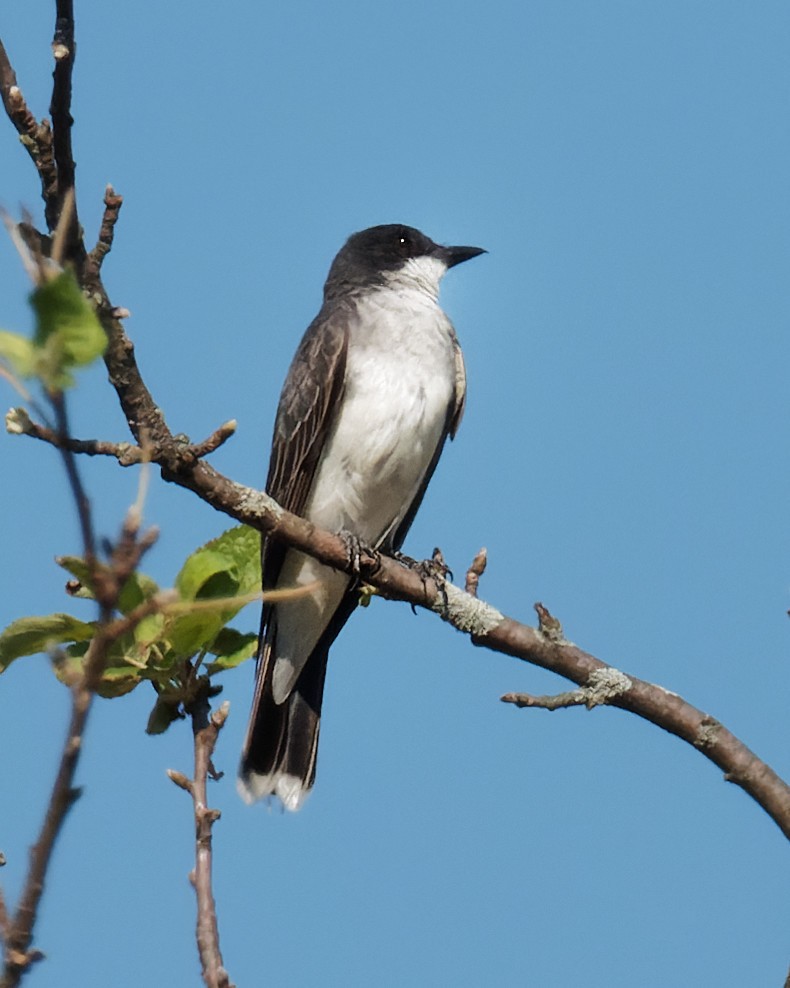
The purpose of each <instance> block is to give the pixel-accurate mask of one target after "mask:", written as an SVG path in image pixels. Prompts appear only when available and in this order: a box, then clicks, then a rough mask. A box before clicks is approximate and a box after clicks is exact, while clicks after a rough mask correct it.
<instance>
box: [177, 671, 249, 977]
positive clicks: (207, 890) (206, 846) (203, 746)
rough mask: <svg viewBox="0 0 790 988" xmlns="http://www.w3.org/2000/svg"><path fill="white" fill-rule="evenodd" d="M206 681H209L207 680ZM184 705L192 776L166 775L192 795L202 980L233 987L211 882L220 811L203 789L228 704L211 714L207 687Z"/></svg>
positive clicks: (194, 880) (210, 774) (192, 875)
mask: <svg viewBox="0 0 790 988" xmlns="http://www.w3.org/2000/svg"><path fill="white" fill-rule="evenodd" d="M206 684H207V685H208V681H206ZM186 709H187V713H189V714H190V716H191V718H192V731H193V735H194V739H195V777H194V779H188V778H187V777H186V776H185V775H184V774H183V773H182V772H177V771H175V770H174V769H168V772H167V775H168V777H169V778H170V779H171V780H172V781H173V782H174V783H175V784H176V785H177V786H179V788H181V789H184V790H186V792H188V793H189V794H190V795H191V796H192V804H193V808H194V813H195V833H196V838H195V870H194V871H193V872H191V873H190V876H189V879H190V881H191V883H192V886H193V887H194V889H195V895H196V896H197V907H198V909H197V944H198V953H199V955H200V964H201V968H202V972H203V980H204V982H205V983H206V986H207V988H233V985H232V984H231V982H230V978H229V976H228V972H227V971H226V970H225V967H224V965H223V962H222V952H221V950H220V945H219V928H218V925H217V911H216V904H215V902H214V893H213V891H212V886H211V867H212V828H213V826H214V824H215V823H216V821H217V820H219V818H220V811H219V810H212V809H210V808H209V806H208V794H207V791H206V787H207V780H208V778H209V777H210V778H212V779H217V778H220V777H221V775H220V774H219V773H217V772H216V771H215V769H214V765H213V763H212V760H211V759H212V756H213V754H214V748H215V746H216V743H217V738H218V736H219V732H220V731H221V730H222V727H223V725H224V723H225V721H226V719H227V716H228V710H229V709H230V705H229V704H228V703H227V702H226V703H223V704H222V706H221V707H220V708H219V710H217V711H215V713H214V714H210V710H211V708H210V706H209V693H208V690H207V689H199V690H198V693H197V696H196V698H195V699H194V700H193V701H192V702H191V703H190V704H189V705H188V706H187V708H186Z"/></svg>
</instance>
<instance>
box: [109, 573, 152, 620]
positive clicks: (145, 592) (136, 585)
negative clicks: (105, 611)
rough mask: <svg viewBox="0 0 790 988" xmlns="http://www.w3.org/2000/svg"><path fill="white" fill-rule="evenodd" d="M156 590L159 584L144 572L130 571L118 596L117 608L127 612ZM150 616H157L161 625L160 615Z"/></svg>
mask: <svg viewBox="0 0 790 988" xmlns="http://www.w3.org/2000/svg"><path fill="white" fill-rule="evenodd" d="M158 590H159V584H158V583H157V582H156V581H155V580H152V579H151V577H150V576H146V575H145V573H132V574H131V576H130V577H129V579H128V580H127V581H126V583H124V585H123V590H121V593H120V595H119V597H118V610H119V611H120V612H121V614H128V613H129V611H133V610H134V609H135V607H138V606H139V605H140V604H142V603H143V601H144V600H148V598H149V597H153V595H154V594H155V593H157V592H158ZM152 617H156V618H158V619H159V620H160V626H161V615H159V614H156V615H152ZM143 623H144V622H143ZM138 627H139V625H138Z"/></svg>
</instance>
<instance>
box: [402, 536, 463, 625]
mask: <svg viewBox="0 0 790 988" xmlns="http://www.w3.org/2000/svg"><path fill="white" fill-rule="evenodd" d="M392 558H393V559H395V560H396V561H397V562H399V563H400V564H401V565H402V566H405V567H406V568H407V569H410V570H412V571H413V572H415V573H416V574H417V575H418V576H419V577H420V579H421V580H422V585H423V587H424V588H425V589H427V583H428V581H429V580H432V581H433V583H435V584H436V588H437V590H438V591H439V593H440V594H441V596H442V599H443V601H444V605H445V607H447V606H448V601H447V590H446V588H445V584H446V583H447V579H448V577H449V579H450V580H452V579H453V571H452V570H451V569H450V567H449V566H448V565H447V563H446V562H445V561H444V556H443V554H442V550H441V549H440V548H439V547H438V546H437V547H436V548H435V549H434V550H433V555H432V556H431V558H430V559H419V560H418V559H412V558H411V556H406V555H404V554H403V553H402V552H393V553H392ZM411 609H412V611H415V613H416V609H415V607H414V604H412V605H411Z"/></svg>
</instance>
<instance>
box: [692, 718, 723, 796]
mask: <svg viewBox="0 0 790 988" xmlns="http://www.w3.org/2000/svg"><path fill="white" fill-rule="evenodd" d="M720 732H721V724H720V723H719V722H718V721H717V720H716V718H715V717H710V716H705V717H704V718H703V719H702V722H701V723H700V725H699V729H698V730H697V735H696V737H695V738H694V747H695V748H701V749H706V748H712V747H713V746H714V745H715V744H716V742H717V741H718V740H719V733H720ZM724 778H725V779H727V776H726V775H725V776H724ZM727 781H729V779H727Z"/></svg>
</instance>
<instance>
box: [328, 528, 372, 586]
mask: <svg viewBox="0 0 790 988" xmlns="http://www.w3.org/2000/svg"><path fill="white" fill-rule="evenodd" d="M337 534H338V536H339V537H340V538H341V539H342V540H343V543H344V545H345V547H346V558H347V560H348V565H349V566H350V567H351V572H352V573H353V574H354V576H356V577H359V576H361V574H362V557H363V556H370V558H371V559H372V560H373V562H374V567H373V572H375V571H376V569H378V567H379V565H380V558H381V554H380V553H379V551H378V549H371V547H370V546H369V545H366V544H365V543H364V542H363V541H362V539H360V537H359V536H358V535H355V534H354V533H353V532H349V531H348V529H345V528H343V529H341V530H340V531H339V532H338V533H337Z"/></svg>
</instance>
